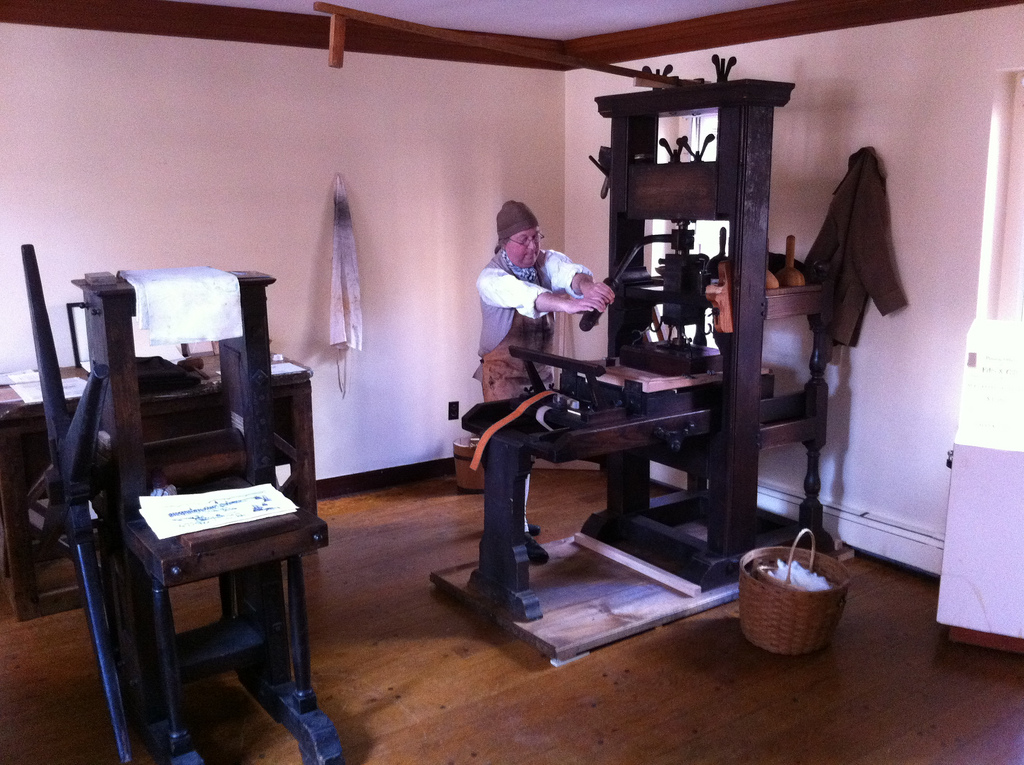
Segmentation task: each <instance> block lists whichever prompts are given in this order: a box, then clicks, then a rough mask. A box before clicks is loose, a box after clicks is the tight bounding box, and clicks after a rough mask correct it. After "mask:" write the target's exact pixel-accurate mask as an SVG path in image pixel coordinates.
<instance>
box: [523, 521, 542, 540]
mask: <svg viewBox="0 0 1024 765" xmlns="http://www.w3.org/2000/svg"><path fill="white" fill-rule="evenodd" d="M526 530H527V531H529V532H530V536H531V537H535V536H538V535H539V534H540V526H538V525H537V524H536V523H527V524H526Z"/></svg>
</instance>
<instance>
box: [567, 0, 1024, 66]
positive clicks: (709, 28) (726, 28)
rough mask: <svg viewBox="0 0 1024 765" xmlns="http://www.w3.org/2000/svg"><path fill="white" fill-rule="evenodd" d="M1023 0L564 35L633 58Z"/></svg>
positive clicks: (938, 2) (595, 55)
mask: <svg viewBox="0 0 1024 765" xmlns="http://www.w3.org/2000/svg"><path fill="white" fill-rule="evenodd" d="M1022 3H1024V0H886V1H885V2H879V0H789V2H784V3H777V4H775V5H766V6H762V7H760V8H749V9H747V10H742V11H731V12H729V13H719V14H715V15H714V16H704V17H703V18H697V19H690V20H687V21H677V22H674V23H671V24H660V25H658V26H653V27H646V28H644V29H635V30H633V31H629V32H613V33H611V34H604V35H594V36H591V37H579V38H576V39H574V40H567V41H566V43H565V50H566V52H567V53H569V54H572V55H575V56H582V57H586V58H590V59H594V60H597V61H608V62H615V61H635V60H638V59H643V58H653V57H655V56H666V55H672V54H673V53H686V52H689V51H697V50H713V49H715V48H719V47H722V46H725V45H739V44H741V43H748V42H758V41H762V40H775V39H780V38H783V37H793V36H796V35H805V34H813V33H815V32H831V31H834V30H838V29H849V28H852V27H861V26H869V25H872V24H887V23H890V22H894V21H907V20H909V19H919V18H927V17H929V16H943V15H947V14H951V13H962V12H965V11H976V10H983V9H987V8H997V7H1000V6H1004V5H1020V4H1022Z"/></svg>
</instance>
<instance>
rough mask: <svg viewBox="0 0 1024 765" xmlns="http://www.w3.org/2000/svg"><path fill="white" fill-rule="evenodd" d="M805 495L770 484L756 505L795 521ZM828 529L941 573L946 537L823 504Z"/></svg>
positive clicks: (874, 551) (860, 546) (856, 544)
mask: <svg viewBox="0 0 1024 765" xmlns="http://www.w3.org/2000/svg"><path fill="white" fill-rule="evenodd" d="M802 501H803V497H802V496H797V495H794V494H790V493H789V492H786V491H782V490H780V489H775V488H771V487H767V486H763V485H762V486H759V487H758V491H757V506H758V507H760V508H762V509H763V510H768V511H769V512H772V513H776V514H777V515H782V516H785V517H786V518H792V519H794V520H796V519H797V518H798V517H799V510H800V502H802ZM822 524H823V525H824V526H825V530H826V531H828V532H829V533H830V534H832V535H833V536H836V537H838V538H839V539H841V540H842V541H843V542H844V543H846V544H847V545H849V546H850V547H853V548H854V549H856V550H863V551H864V552H866V553H868V554H870V555H873V556H876V557H878V558H884V559H886V560H890V561H893V562H895V563H899V564H901V565H903V566H908V567H910V568H913V569H917V570H919V571H922V572H925V573H927V574H935V575H938V574H940V573H941V572H942V548H943V540H942V539H941V538H939V537H937V536H933V535H930V534H927V533H924V532H921V531H915V530H914V529H908V528H906V527H905V526H901V525H900V524H899V523H897V522H895V521H894V520H893V519H891V518H885V517H883V516H880V515H878V514H876V513H852V512H850V511H848V510H843V509H842V508H840V507H835V506H833V505H825V504H824V503H823V518H822Z"/></svg>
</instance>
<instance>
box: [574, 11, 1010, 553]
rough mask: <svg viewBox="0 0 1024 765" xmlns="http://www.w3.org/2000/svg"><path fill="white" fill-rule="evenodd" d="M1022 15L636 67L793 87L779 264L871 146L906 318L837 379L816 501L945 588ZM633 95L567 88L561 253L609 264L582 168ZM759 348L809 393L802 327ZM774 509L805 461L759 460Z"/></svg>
mask: <svg viewBox="0 0 1024 765" xmlns="http://www.w3.org/2000/svg"><path fill="white" fill-rule="evenodd" d="M1021 29H1024V8H1022V7H1020V6H1016V7H1012V8H1003V9H997V10H991V11H980V12H973V13H967V14H959V15H953V16H944V17H938V18H934V19H925V20H919V21H908V22H901V23H896V24H886V25H880V26H872V27H865V28H860V29H851V30H844V31H839V32H829V33H823V34H815V35H807V36H802V37H795V38H788V39H784V40H775V41H770V42H764V43H755V44H749V45H739V46H734V47H731V48H729V49H728V50H720V51H719V50H716V51H711V50H709V51H703V52H699V53H690V54H686V55H678V56H670V57H666V58H663V59H652V60H649V61H648V60H645V61H643V62H635V64H634V65H635V66H637V68H639V66H640V64H641V63H643V64H648V65H650V66H652V68H655V69H662V68H664V66H665V64H668V63H671V64H672V65H673V68H674V73H675V74H678V75H680V76H682V77H704V78H707V79H713V78H714V68H713V66H712V64H711V60H710V59H711V54H712V53H719V54H722V55H725V56H730V55H735V56H736V57H737V59H738V63H737V65H736V67H735V68H734V69H733V71H732V74H731V79H743V78H753V79H767V80H781V81H787V82H793V83H795V84H796V87H795V89H794V91H793V95H792V99H791V101H790V103H789V104H788V105H787V106H785V107H782V108H780V109H778V110H776V117H775V139H774V147H773V161H772V198H771V216H770V221H769V247H770V248H771V250H772V251H774V252H782V251H784V244H785V238H786V235H788V234H794V235H795V236H796V239H797V256H798V257H803V255H804V254H806V251H807V249H808V247H809V246H810V244H811V242H812V241H813V239H814V237H815V235H816V234H817V231H818V229H819V228H820V226H821V223H822V221H823V220H824V216H825V212H826V210H827V208H828V204H829V201H830V198H831V194H832V191H833V189H834V188H835V186H836V185H837V184H838V183H839V181H840V180H841V179H842V177H843V175H844V174H845V172H846V168H847V158H848V157H849V155H850V154H852V153H853V152H854V151H856V150H857V149H859V148H860V147H862V146H874V147H875V148H876V149H877V151H878V153H879V156H880V157H881V158H882V161H883V163H884V165H885V168H886V171H887V173H888V190H889V197H890V207H891V212H892V220H893V238H894V242H895V251H896V257H897V262H898V266H899V271H900V275H901V277H902V281H903V285H904V288H905V291H906V293H907V296H908V298H909V302H910V305H909V307H908V308H906V309H904V310H902V311H900V312H898V313H896V314H891V315H890V316H888V317H881V316H880V315H879V314H878V312H877V310H876V309H875V308H874V307H873V306H870V307H869V309H868V313H867V315H866V318H865V320H864V325H863V331H862V334H861V340H860V343H859V344H858V346H857V347H856V348H853V349H849V350H843V351H842V352H841V353H839V354H837V357H836V359H835V362H836V363H835V364H834V365H832V366H831V367H830V370H829V375H828V377H829V383H830V386H831V389H832V396H831V400H830V416H831V417H830V422H829V444H828V446H827V449H826V453H825V458H824V460H823V466H822V478H823V489H822V499H823V501H824V502H825V503H826V504H827V505H829V506H830V507H829V508H828V510H829V513H830V515H831V518H830V521H829V522H830V523H831V524H832V525H833V527H834V528H836V527H838V529H839V533H840V535H841V536H842V537H843V538H844V539H846V540H847V541H848V542H850V543H853V544H861V545H863V546H866V547H868V548H869V549H873V551H874V552H876V553H879V554H881V555H887V556H889V557H893V558H896V559H899V560H903V561H905V562H909V563H912V564H914V565H918V566H920V567H922V568H925V569H928V570H932V571H936V572H937V571H938V570H939V568H938V567H939V565H940V561H941V540H942V537H943V533H944V527H945V517H946V497H947V490H948V485H949V471H948V470H947V469H946V466H945V459H946V452H947V450H948V449H950V448H952V446H953V437H954V434H955V431H956V425H957V417H958V406H959V396H960V386H961V365H962V362H963V353H964V343H965V339H966V333H967V330H968V328H969V326H970V323H971V320H972V319H973V318H974V315H975V308H976V298H977V290H978V272H979V252H980V246H981V232H982V210H983V201H984V191H985V170H986V154H987V143H988V135H989V120H990V115H991V112H992V105H993V98H994V95H995V93H996V90H997V86H998V84H999V81H1000V77H999V73H1000V72H1001V71H1004V70H1008V69H1017V68H1020V67H1021V66H1024V37H1022V36H1021V35H1020V30H1021ZM630 89H631V83H629V82H627V81H624V80H621V79H616V78H614V77H610V76H608V75H602V74H595V73H592V72H573V73H570V74H569V75H568V76H567V85H566V94H567V95H566V125H567V128H566V179H567V183H566V238H567V241H568V246H569V248H570V249H571V250H574V249H590V248H601V247H606V237H607V229H606V228H604V226H603V225H602V223H601V222H602V221H603V220H605V219H606V216H607V206H606V204H605V203H604V202H602V201H601V200H600V199H599V196H598V193H597V192H598V189H599V187H600V180H599V178H598V177H596V176H597V175H598V173H597V171H596V170H594V169H593V168H592V166H591V165H590V162H589V160H587V154H594V155H595V156H596V152H597V149H598V147H599V146H600V145H602V144H604V145H607V144H608V141H609V124H608V121H607V120H604V119H603V118H601V117H600V115H598V113H597V109H596V106H595V104H594V102H593V99H594V97H596V96H598V95H604V94H607V93H616V92H627V91H629V90H630ZM769 326H770V328H769V330H768V331H767V332H766V345H765V358H766V360H767V361H768V362H769V363H770V364H771V365H772V366H773V367H774V368H775V369H776V371H777V373H778V375H779V381H778V382H779V385H780V386H781V387H783V388H784V389H787V390H792V389H795V386H797V385H801V384H802V383H803V381H804V380H805V379H806V369H807V352H808V345H807V338H806V335H807V333H806V331H805V328H806V323H805V322H804V321H802V320H792V321H786V322H778V323H776V324H775V325H774V326H773V325H769ZM762 456H763V459H762V469H761V484H762V486H763V487H764V488H765V492H764V495H765V496H763V497H762V499H763V500H766V501H769V502H770V501H772V500H774V501H775V504H776V505H778V506H779V508H781V509H788V510H790V511H791V510H792V509H793V504H792V499H793V497H795V496H797V495H800V494H801V493H802V489H801V485H802V479H803V464H802V463H803V450H802V447H799V446H795V447H786V448H784V449H780V450H777V451H773V452H770V453H766V454H764V455H762Z"/></svg>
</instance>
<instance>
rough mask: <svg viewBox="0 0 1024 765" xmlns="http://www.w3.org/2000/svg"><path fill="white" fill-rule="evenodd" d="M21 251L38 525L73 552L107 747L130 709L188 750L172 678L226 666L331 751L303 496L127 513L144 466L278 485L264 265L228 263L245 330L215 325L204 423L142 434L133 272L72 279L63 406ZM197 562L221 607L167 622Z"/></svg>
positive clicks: (163, 747) (141, 485) (191, 486)
mask: <svg viewBox="0 0 1024 765" xmlns="http://www.w3.org/2000/svg"><path fill="white" fill-rule="evenodd" d="M22 255H23V260H24V265H25V274H26V281H27V284H28V290H29V302H30V305H31V309H32V314H33V334H34V335H35V340H36V354H37V359H38V363H39V368H40V379H41V383H42V388H43V398H44V406H45V409H46V416H47V426H48V430H49V440H50V452H51V457H52V462H53V467H52V468H51V470H50V471H49V473H48V479H47V495H48V499H49V503H48V504H49V509H48V512H47V518H46V523H45V525H44V536H46V534H45V531H46V529H48V528H52V529H53V530H54V531H52V532H50V534H49V536H50V537H56V536H57V535H60V541H61V543H63V544H65V546H66V547H67V551H68V553H69V554H70V555H71V556H72V558H73V559H74V562H75V568H76V572H77V574H78V579H79V587H80V590H81V591H82V600H83V608H84V611H85V613H86V618H87V620H88V623H89V628H90V634H91V636H92V639H93V645H94V648H95V652H96V658H97V661H98V663H99V667H100V675H101V680H102V683H103V687H104V692H105V695H106V698H107V706H108V708H109V711H110V716H111V721H112V723H113V727H114V732H115V737H116V741H117V748H118V753H119V755H120V757H121V760H122V761H123V762H128V761H130V759H131V750H130V742H129V738H128V730H127V719H128V718H131V720H132V721H133V722H134V723H135V726H136V729H137V730H138V732H139V734H140V735H141V737H142V739H143V741H144V742H145V744H146V747H147V749H148V750H149V751H150V754H151V755H152V757H153V759H154V760H156V761H157V762H159V763H167V764H170V765H200V764H201V763H202V762H203V760H202V758H201V757H200V755H199V754H198V753H197V752H196V750H195V748H194V746H193V744H192V737H191V735H190V733H189V731H188V727H187V725H186V723H185V720H184V717H183V708H182V697H183V692H184V691H183V686H184V684H185V683H187V682H189V681H191V680H195V679H198V678H200V677H206V676H209V675H213V674H218V673H222V672H226V671H234V672H236V673H237V676H238V678H239V680H240V681H241V683H242V684H243V686H244V687H245V688H246V689H248V691H249V692H250V693H251V694H252V695H253V696H254V697H255V699H256V700H257V701H258V702H259V703H260V704H261V705H262V706H263V707H264V708H265V709H266V710H267V712H268V713H269V714H270V715H271V717H273V718H274V720H276V721H278V722H280V723H281V724H282V725H284V726H285V728H287V729H288V730H289V731H290V732H291V733H292V735H294V736H295V738H296V740H297V742H298V745H299V750H300V752H301V756H302V762H303V763H304V765H313V764H314V763H316V764H318V765H328V764H330V765H342V763H343V757H342V751H341V745H340V743H339V740H338V734H337V731H336V730H335V728H334V725H333V724H332V723H331V721H330V720H329V719H328V718H327V716H326V715H325V714H324V713H323V712H322V711H321V710H320V709H319V707H318V705H317V700H316V695H315V693H314V691H313V689H312V686H311V682H310V674H311V670H310V652H309V638H308V633H307V616H306V602H305V585H304V579H303V572H302V559H301V556H303V555H305V554H308V553H313V552H315V551H316V550H318V549H319V548H321V547H324V546H325V545H326V544H327V524H326V523H325V522H324V521H323V520H321V519H320V518H318V517H317V515H316V508H315V506H314V507H302V506H300V507H299V508H298V510H297V512H294V513H288V514H286V515H280V516H277V517H271V518H265V519H261V520H256V521H250V522H247V523H241V524H237V525H232V526H226V527H222V528H213V529H208V530H204V531H197V532H193V533H189V534H184V535H180V536H176V537H170V538H166V539H158V538H157V536H156V535H155V534H154V533H153V530H152V529H151V528H150V527H149V525H148V524H147V522H146V521H145V520H144V519H143V518H142V517H141V515H140V513H139V497H140V496H142V495H146V494H149V493H150V491H151V489H152V488H153V483H154V481H156V480H167V481H168V482H170V483H173V484H174V485H175V486H176V487H177V489H178V493H179V494H181V493H196V492H202V491H208V490H213V489H226V488H240V487H248V486H257V485H262V484H270V485H272V486H277V477H276V474H275V460H274V454H275V451H274V450H275V449H278V448H286V449H287V448H290V447H288V445H287V444H283V443H281V442H280V439H277V442H275V436H274V430H273V417H272V415H271V410H270V405H271V394H270V378H271V370H270V349H269V335H268V329H267V310H266V288H267V286H269V285H270V284H272V283H273V282H274V279H273V278H272V277H269V276H266V275H265V274H258V273H249V272H246V273H237V274H236V276H237V277H238V283H239V290H240V295H239V297H240V303H241V314H242V325H243V332H242V335H241V336H240V337H234V338H227V339H222V340H221V341H220V354H221V357H222V358H221V375H222V386H223V390H224V393H225V395H224V399H225V401H226V405H225V408H224V411H223V413H222V415H221V417H220V419H219V420H218V421H214V422H211V423H210V430H209V431H208V432H205V433H202V434H199V435H187V436H181V437H178V438H171V439H166V440H162V441H152V442H151V441H149V440H148V439H147V434H146V432H145V428H144V427H143V421H142V418H141V415H140V393H139V381H138V372H137V362H136V358H135V353H134V341H133V329H132V316H133V315H134V313H135V305H136V294H135V290H134V289H133V287H132V286H131V285H130V284H129V283H128V282H127V281H125V280H124V279H123V278H120V277H114V276H113V275H111V274H89V275H87V276H86V277H85V279H83V280H79V281H76V282H75V284H76V285H78V286H80V287H81V288H82V291H83V294H84V302H85V305H86V312H87V330H88V338H89V358H90V359H91V362H92V363H91V367H92V371H91V374H90V381H89V383H88V384H87V388H86V393H85V395H83V397H82V400H81V402H80V403H79V405H78V407H77V409H76V411H75V416H74V420H73V421H70V422H69V418H68V415H67V412H68V409H67V403H66V402H65V400H64V394H63V390H62V388H61V381H60V370H59V368H58V366H57V358H56V353H55V351H54V346H53V337H52V333H51V331H50V327H49V321H48V319H47V315H46V308H45V303H44V301H43V293H42V285H41V282H40V279H39V272H38V268H37V266H36V259H35V252H34V249H33V248H32V246H31V245H26V246H25V247H23V248H22ZM158 476H159V479H158V478H157V477H158ZM285 490H286V491H287V487H285ZM293 498H296V499H297V498H298V497H293ZM90 501H91V502H92V506H93V507H94V508H95V511H96V518H95V519H91V518H90V514H89V510H88V504H89V502H90ZM282 568H284V569H286V572H287V576H286V577H285V576H284V575H283V572H282ZM211 578H217V579H218V580H219V592H220V599H221V609H220V610H221V615H220V618H219V619H217V620H216V621H214V622H212V623H210V624H207V625H203V626H201V627H198V628H195V629H191V630H188V631H185V632H182V633H177V632H176V631H175V626H174V615H173V612H172V608H171V599H170V593H169V588H171V587H174V586H178V585H183V584H188V583H191V582H197V581H200V580H204V579H211ZM126 713H127V714H126Z"/></svg>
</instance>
